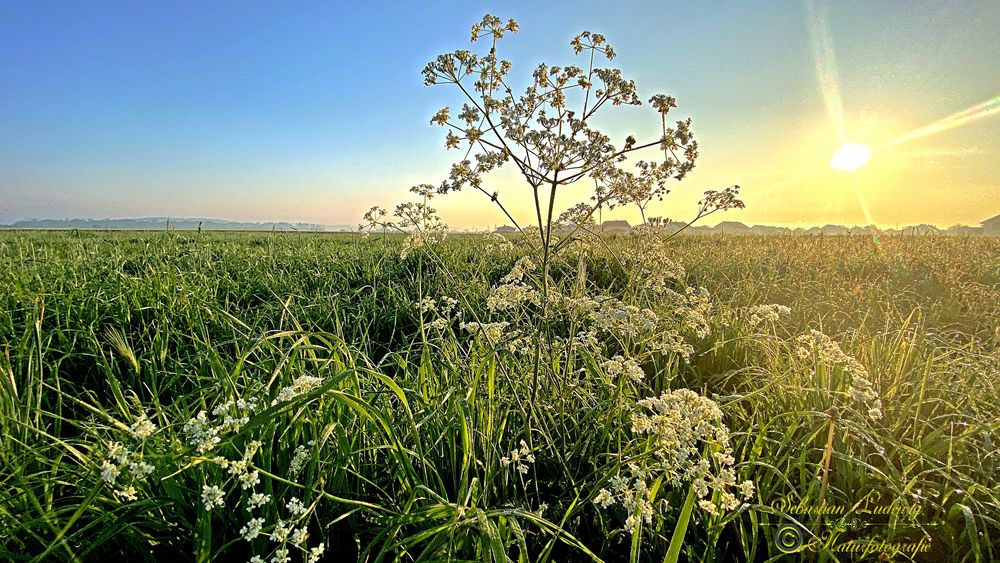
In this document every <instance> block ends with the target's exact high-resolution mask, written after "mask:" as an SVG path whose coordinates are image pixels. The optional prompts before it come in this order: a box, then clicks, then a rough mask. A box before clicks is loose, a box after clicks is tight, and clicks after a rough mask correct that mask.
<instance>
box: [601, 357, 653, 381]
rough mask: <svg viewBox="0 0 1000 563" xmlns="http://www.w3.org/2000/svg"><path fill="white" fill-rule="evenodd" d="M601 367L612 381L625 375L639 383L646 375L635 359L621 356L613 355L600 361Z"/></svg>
mask: <svg viewBox="0 0 1000 563" xmlns="http://www.w3.org/2000/svg"><path fill="white" fill-rule="evenodd" d="M601 369H603V370H604V373H606V374H607V375H608V377H610V378H611V380H612V381H618V380H619V379H620V378H621V377H622V376H625V377H627V378H628V379H630V380H631V381H633V382H635V383H639V382H640V381H642V380H643V379H645V377H646V374H645V372H643V371H642V366H640V365H639V364H638V363H637V362H636V361H635V360H633V359H631V358H625V357H623V356H615V357H614V358H611V359H610V360H605V361H604V362H602V363H601Z"/></svg>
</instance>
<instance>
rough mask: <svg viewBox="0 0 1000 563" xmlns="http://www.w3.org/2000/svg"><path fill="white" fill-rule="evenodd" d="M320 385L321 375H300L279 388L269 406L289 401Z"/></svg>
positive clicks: (321, 381) (321, 383) (321, 382)
mask: <svg viewBox="0 0 1000 563" xmlns="http://www.w3.org/2000/svg"><path fill="white" fill-rule="evenodd" d="M320 385H323V378H322V377H315V376H312V375H300V376H299V377H297V378H296V379H295V381H293V382H292V384H291V385H286V386H285V387H282V388H281V391H279V392H278V396H277V397H275V399H274V400H273V401H271V406H274V405H277V404H278V403H284V402H286V401H291V400H292V399H294V398H295V397H298V396H299V395H304V394H306V393H308V392H310V391H312V390H314V389H316V388H318V387H319V386H320Z"/></svg>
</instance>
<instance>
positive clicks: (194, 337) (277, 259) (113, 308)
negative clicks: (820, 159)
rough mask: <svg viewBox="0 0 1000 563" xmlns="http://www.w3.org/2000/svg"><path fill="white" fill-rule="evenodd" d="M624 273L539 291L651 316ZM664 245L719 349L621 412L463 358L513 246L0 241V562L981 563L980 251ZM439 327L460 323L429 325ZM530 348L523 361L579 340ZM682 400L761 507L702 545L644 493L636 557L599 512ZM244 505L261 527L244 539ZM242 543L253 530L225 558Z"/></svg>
mask: <svg viewBox="0 0 1000 563" xmlns="http://www.w3.org/2000/svg"><path fill="white" fill-rule="evenodd" d="M634 244H635V242H634V241H633V240H631V239H629V238H622V239H612V240H609V241H608V243H607V246H604V245H596V246H587V247H585V248H581V249H580V250H579V251H574V252H570V253H568V254H565V255H560V257H559V258H557V259H555V262H554V263H553V264H551V265H550V267H551V269H552V278H553V280H552V283H553V284H554V285H555V287H557V288H558V289H559V291H561V292H563V293H564V294H566V295H575V294H576V293H574V292H594V293H600V294H602V295H609V296H615V297H617V298H620V299H622V300H623V301H624V302H627V303H633V302H634V303H641V304H643V305H644V306H649V307H653V308H655V309H656V310H658V311H659V310H666V309H665V308H666V307H667V304H666V303H664V302H660V301H656V300H649V299H648V298H646V297H644V296H643V295H644V294H643V293H641V292H638V290H637V289H636V287H637V286H636V283H638V282H639V281H641V280H636V279H635V277H636V276H635V275H633V273H630V272H629V271H626V270H623V269H622V263H621V260H620V259H619V257H620V256H621V255H624V254H627V253H628V252H629V248H633V247H634ZM671 244H672V246H671V252H672V256H674V259H675V260H677V261H678V262H680V263H683V264H684V266H685V267H686V274H685V276H684V279H683V280H680V283H681V285H682V286H683V285H692V286H694V285H697V286H701V287H705V288H707V289H708V290H709V292H710V293H711V295H712V296H713V305H712V309H711V313H710V315H708V317H707V318H708V320H709V322H710V324H711V330H710V331H709V333H708V335H707V336H698V335H696V334H692V333H690V332H685V333H684V336H685V338H686V340H687V341H688V342H690V343H691V344H692V345H693V346H694V354H693V355H691V357H690V358H689V359H687V360H685V359H683V358H682V357H680V356H677V355H670V354H666V355H654V356H649V357H648V358H647V359H645V360H643V362H642V368H643V370H644V371H645V374H644V376H645V377H644V378H643V379H642V381H641V382H638V383H637V382H635V381H633V380H631V379H629V377H627V376H626V375H625V374H624V373H622V374H618V375H613V374H612V373H610V372H609V369H610V368H608V367H607V365H606V364H605V363H604V359H603V358H602V357H600V356H599V355H596V354H595V353H592V352H589V351H588V350H587V349H585V348H573V347H570V348H566V349H562V348H560V349H559V350H561V351H560V352H559V353H552V354H549V355H545V354H539V353H530V352H531V350H529V351H528V352H529V353H520V352H518V351H517V350H513V349H512V347H511V346H506V345H505V344H502V343H500V342H498V341H495V340H494V339H492V338H490V337H488V336H484V335H482V334H480V335H479V336H476V335H475V334H474V333H472V332H470V331H469V330H463V329H462V323H463V322H482V323H486V322H490V321H497V320H499V319H498V318H497V316H496V314H495V312H494V313H491V312H490V309H489V307H488V306H487V302H488V298H489V297H490V292H491V288H495V287H497V286H498V285H499V284H501V283H502V282H501V278H503V277H504V276H505V275H507V274H508V273H510V272H511V269H512V268H513V267H514V264H515V263H516V262H517V260H518V259H519V258H520V257H521V256H522V255H523V254H524V252H525V251H524V249H522V248H521V247H520V246H519V245H517V244H515V245H497V244H495V243H493V242H490V241H486V240H483V239H482V238H479V237H471V236H469V237H452V238H450V239H449V240H448V241H447V242H446V243H445V244H442V245H440V246H437V247H435V248H434V249H433V250H432V251H428V252H419V253H414V254H412V255H410V256H409V257H408V258H407V259H405V260H400V259H399V246H400V239H399V238H395V237H392V236H390V237H385V238H381V237H373V238H372V239H370V240H362V239H360V238H355V237H353V236H350V235H315V234H306V233H298V234H292V235H289V234H280V233H272V234H225V235H221V234H218V235H217V234H208V233H202V234H200V235H195V234H194V233H191V234H182V233H101V234H95V233H77V234H73V233H20V232H19V233H0V272H3V274H4V275H3V276H0V430H2V432H3V434H2V435H3V442H2V448H0V464H2V467H4V470H3V471H2V472H0V538H2V539H0V558H4V559H12V560H67V561H74V560H92V559H97V558H100V557H119V558H128V559H129V560H133V559H136V560H138V559H145V560H161V559H168V558H177V559H184V560H186V559H197V560H211V559H223V558H225V559H230V558H243V559H249V558H250V557H251V556H252V555H254V554H260V555H265V556H266V558H271V557H273V556H279V558H280V555H281V551H282V550H283V549H287V550H288V554H289V556H290V557H293V558H294V559H299V558H301V559H309V558H310V556H311V553H313V554H316V557H317V558H322V557H328V558H329V559H330V560H354V559H360V560H413V561H430V560H493V561H505V560H508V559H509V560H518V561H555V560H560V561H564V560H588V559H589V560H605V561H626V560H643V561H652V560H656V561H663V560H664V559H665V558H667V559H674V558H676V559H681V560H724V559H725V560H733V559H735V560H751V561H753V560H768V559H772V560H784V559H789V558H798V557H806V556H808V550H800V551H799V552H797V553H795V554H786V553H784V552H782V551H781V550H779V549H777V547H776V546H775V543H774V534H775V533H776V531H777V530H778V528H779V527H780V526H782V525H785V524H788V523H792V524H794V525H797V526H799V527H800V529H801V530H802V532H803V535H804V537H805V539H806V541H808V540H809V539H810V537H811V536H812V535H814V534H816V535H819V536H822V537H824V538H826V539H828V538H829V535H828V534H829V533H831V532H832V533H834V534H840V536H839V538H840V540H846V539H850V538H868V537H879V538H886V539H888V540H890V541H912V540H913V539H914V538H917V537H922V536H923V534H927V535H928V536H929V537H930V546H931V551H929V552H924V553H918V554H916V555H915V558H916V559H917V560H923V561H936V560H942V559H945V558H948V559H950V560H952V559H953V560H956V561H960V560H967V561H990V560H993V559H995V558H997V557H998V548H1000V539H998V538H1000V526H998V524H997V521H996V518H997V515H998V514H1000V509H998V506H997V498H998V494H1000V482H998V480H997V477H996V476H997V475H998V472H997V467H998V450H997V445H996V439H997V430H998V425H1000V423H998V421H997V417H996V413H997V412H998V407H1000V402H998V400H997V396H998V395H997V387H998V385H1000V376H998V366H1000V346H998V344H1000V333H998V329H997V326H998V321H1000V258H998V256H1000V243H998V241H996V240H994V239H984V238H979V239H943V238H930V237H890V238H888V239H886V240H884V241H883V242H882V243H881V245H878V246H876V245H874V244H873V242H872V241H871V240H870V239H868V238H864V237H775V238H751V237H679V238H675V239H673V240H672V241H671ZM444 297H453V298H455V299H456V300H457V302H458V303H457V304H456V305H455V306H454V311H452V312H450V313H447V314H443V313H442V311H441V309H442V307H441V303H442V298H444ZM425 298H433V299H436V300H437V303H438V309H437V310H436V311H432V310H427V309H422V307H421V306H420V303H421V301H422V300H424V299H425ZM766 303H776V304H782V305H787V306H788V307H790V309H791V312H790V313H789V314H788V315H784V316H782V317H781V318H779V319H778V320H777V321H775V322H770V321H767V322H759V323H756V324H755V323H754V322H752V321H751V319H750V316H749V315H748V311H749V310H750V308H751V307H753V306H756V305H760V304H766ZM458 311H461V313H462V317H461V318H459V316H458ZM439 318H443V319H444V321H438V319H439ZM538 319H539V320H538V324H537V326H538V327H540V329H541V330H542V331H544V336H543V337H540V336H535V337H534V340H531V339H528V340H526V341H525V342H526V343H527V344H525V345H526V346H529V347H534V348H535V349H541V348H542V347H543V346H548V344H547V343H550V342H555V340H552V339H554V338H556V337H559V336H562V337H566V336H571V335H572V333H573V331H574V330H575V328H574V327H572V326H570V325H569V324H566V323H568V321H565V320H560V319H555V318H552V317H550V316H542V317H538ZM810 329H818V330H821V331H822V332H823V333H825V334H827V335H830V336H831V337H832V338H833V339H834V340H835V341H836V342H838V343H839V345H840V347H841V348H842V349H843V352H844V353H845V354H846V356H849V357H852V358H856V359H857V360H858V361H859V362H860V364H861V365H863V367H864V368H865V369H866V370H867V373H868V374H870V378H871V383H872V387H873V389H874V392H875V393H876V394H877V397H878V399H879V400H880V401H881V406H882V411H883V416H882V417H881V418H880V419H877V420H872V419H871V418H869V417H867V416H865V413H864V411H863V410H861V409H859V408H857V405H856V404H855V403H852V402H851V400H850V397H849V395H848V393H847V387H848V385H849V383H850V375H849V373H848V372H847V371H845V369H844V368H843V366H838V365H832V364H829V362H823V361H822V359H821V358H819V357H815V356H811V357H808V358H804V357H801V356H800V355H799V351H798V348H799V347H801V343H800V342H799V341H798V340H797V338H798V337H799V336H800V335H803V334H807V333H808V331H809V330H810ZM640 344H641V343H639V342H633V341H629V340H628V339H625V340H623V341H621V342H620V343H617V344H615V346H616V347H617V348H616V349H619V350H620V351H621V352H622V353H625V354H631V353H633V352H635V351H636V350H638V349H639V347H640ZM539 361H541V362H542V363H543V364H544V365H543V366H541V368H540V366H539V365H538V362H539ZM535 374H542V375H541V377H536V376H535ZM680 388H689V389H694V390H696V391H698V392H699V393H701V394H704V395H706V396H708V397H710V398H712V399H713V400H714V401H715V402H716V403H718V404H719V405H720V406H721V409H722V413H723V415H724V419H723V421H724V422H725V424H726V425H727V426H728V427H729V430H730V432H731V439H730V441H731V445H732V447H733V457H734V458H735V460H734V462H735V469H736V472H737V473H738V474H739V476H740V478H741V479H742V478H747V479H752V480H753V482H754V483H755V485H756V496H755V497H754V500H752V501H750V502H749V503H747V504H744V505H741V506H740V507H739V508H738V509H736V510H733V511H729V512H723V513H722V514H719V515H717V516H713V515H712V514H711V513H710V512H707V511H705V510H702V509H700V508H699V507H697V506H695V505H694V503H693V502H692V501H691V499H693V498H694V495H693V494H690V493H689V491H690V490H693V489H690V488H689V487H687V486H684V485H676V484H671V483H669V482H668V481H667V480H665V479H663V480H657V481H655V484H654V487H653V490H651V491H649V495H650V498H651V499H654V500H656V510H657V517H656V518H655V519H653V520H652V521H651V522H650V523H649V524H646V525H643V526H641V527H640V528H639V529H638V530H633V531H631V532H630V531H629V530H628V529H626V528H625V527H623V525H624V523H625V519H626V517H627V516H628V513H627V511H623V509H622V508H621V507H620V506H617V505H614V506H611V507H610V508H609V509H602V508H601V507H600V506H599V505H598V504H595V503H594V500H595V499H596V498H598V497H599V495H600V493H601V490H602V489H607V488H608V487H610V485H609V483H610V482H611V481H612V480H613V479H614V478H615V476H617V475H622V474H625V472H626V471H627V467H628V466H629V464H633V465H634V464H640V465H642V464H644V463H647V462H648V461H649V460H651V459H653V457H651V456H653V455H654V454H655V452H653V451H652V450H649V449H648V448H649V444H647V442H645V441H643V440H641V439H638V438H637V436H636V434H635V433H634V431H633V428H632V416H633V415H634V414H635V412H636V411H635V408H636V407H635V400H637V399H639V398H642V397H651V396H653V397H655V396H658V395H660V394H661V393H663V392H665V391H668V390H671V389H680ZM253 401H256V405H253V404H252V403H253ZM248 403H249V404H250V405H251V406H248ZM227 405H228V406H227ZM241 405H242V406H241ZM202 411H204V412H205V415H204V416H205V419H206V420H208V421H210V422H211V425H210V427H211V428H215V429H216V430H215V431H214V432H215V433H214V434H212V433H211V432H209V433H208V434H203V435H200V437H201V438H202V439H203V440H208V439H212V438H218V441H217V443H212V444H209V445H210V447H208V448H207V449H202V448H199V444H198V440H197V438H198V436H199V435H198V434H197V433H196V432H195V431H194V430H193V427H192V425H191V421H192V420H193V419H194V420H197V418H198V414H199V412H202ZM143 416H145V417H147V418H148V420H149V422H150V423H152V425H153V426H154V427H155V431H153V432H152V433H150V434H148V435H146V433H144V432H137V431H136V428H140V426H137V425H139V424H140V423H141V422H142V420H143ZM226 417H230V418H231V421H230V422H225V420H226ZM522 441H523V445H522ZM116 443H117V444H120V447H121V448H124V449H127V450H128V454H127V460H126V462H125V463H121V464H118V463H111V465H114V466H116V467H118V469H119V473H118V474H117V475H116V476H115V478H114V484H113V485H112V484H109V483H108V480H107V479H102V463H104V462H106V461H108V460H112V461H113V460H114V459H116V455H120V454H119V449H118V448H119V446H117V445H116ZM529 456H530V457H529ZM529 459H530V460H532V461H529ZM243 461H246V462H247V466H246V467H244V466H242V465H241V462H243ZM138 463H148V464H149V465H150V466H151V467H153V468H154V469H153V473H152V474H151V475H149V476H146V477H144V478H140V477H141V476H142V473H143V470H142V469H141V468H140V469H139V471H138V472H136V471H133V470H131V469H130V465H131V464H138ZM522 467H523V469H522ZM252 471H256V472H257V473H256V474H255V475H252V476H251V472H252ZM105 477H107V475H105ZM253 479H256V480H257V482H256V483H254V484H253V485H252V486H250V487H248V488H246V489H244V488H243V480H245V481H246V482H251V481H252V480H253ZM212 487H218V488H219V489H218V491H219V492H220V493H221V495H222V496H221V498H220V499H219V500H220V502H221V503H222V504H221V506H220V505H218V504H215V502H214V499H213V498H211V497H212V496H213V494H214V491H213V490H212ZM130 488H131V489H130ZM206 488H207V489H208V491H207V492H206ZM252 493H258V494H260V495H270V501H269V502H266V503H264V504H261V505H260V506H255V507H253V508H252V509H251V508H250V506H251V504H255V503H252V502H251V500H252ZM869 493H876V494H879V495H881V499H882V501H884V502H883V504H885V503H888V502H890V501H892V500H895V501H896V502H897V504H898V505H899V506H901V507H903V508H906V509H910V510H917V509H919V511H920V512H919V515H918V516H917V517H916V518H913V519H910V520H907V519H906V518H904V517H902V516H900V515H899V514H896V515H893V516H888V515H886V516H881V515H880V516H876V515H860V514H858V510H854V511H852V514H841V515H831V516H826V517H824V519H823V521H822V522H816V519H815V517H814V516H811V515H802V514H795V513H794V511H791V510H782V509H781V507H780V505H779V504H776V503H778V501H779V500H780V499H788V500H794V501H799V500H804V499H808V500H810V501H817V500H818V499H819V498H820V496H821V495H822V497H823V500H824V501H825V502H827V503H830V504H841V505H847V506H854V505H859V506H856V509H861V508H862V507H861V506H860V503H861V502H862V499H863V498H864V497H865V495H867V494H869ZM206 495H208V497H210V498H209V499H208V501H206ZM293 499H295V500H293ZM776 507H777V508H776ZM253 518H261V519H262V521H263V530H262V533H261V535H259V536H256V537H252V538H251V539H249V540H247V539H245V537H246V536H252V535H253V534H252V533H250V531H248V530H249V529H248V528H247V526H248V525H249V524H250V522H251V520H252V519H253ZM285 524H287V527H288V530H287V534H283V533H282V532H283V530H281V529H276V528H277V527H278V526H279V525H285ZM296 531H300V534H307V535H308V537H307V538H303V537H302V536H301V535H300V536H299V537H297V538H295V540H302V541H295V540H293V539H292V538H291V537H290V536H291V535H292V534H293V533H295V532H296ZM303 531H304V532H303ZM269 536H271V537H278V538H279V539H280V538H283V537H284V538H285V539H282V540H281V541H275V540H273V539H271V537H269ZM285 536H289V537H285ZM675 536H676V537H677V541H673V542H672V541H671V540H672V539H673V538H674V537H675ZM682 540H683V541H682ZM320 543H322V544H323V547H324V549H325V553H324V555H318V551H312V550H315V549H316V548H317V547H318V546H319V544H320ZM835 543H836V542H829V541H819V540H816V543H815V545H817V546H818V548H819V553H818V557H819V559H820V560H834V559H835V558H838V557H839V559H840V560H852V557H851V556H849V555H844V554H840V555H837V554H836V553H835V552H834V551H832V548H833V546H834V544H835Z"/></svg>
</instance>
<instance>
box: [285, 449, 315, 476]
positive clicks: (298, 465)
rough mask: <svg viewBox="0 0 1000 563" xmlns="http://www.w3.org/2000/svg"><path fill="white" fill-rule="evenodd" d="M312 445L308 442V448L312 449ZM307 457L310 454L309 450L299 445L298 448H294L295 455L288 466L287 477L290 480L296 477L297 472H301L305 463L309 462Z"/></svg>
mask: <svg viewBox="0 0 1000 563" xmlns="http://www.w3.org/2000/svg"><path fill="white" fill-rule="evenodd" d="M313 444H314V442H313V441H312V440H310V441H309V446H310V447H312V446H313ZM309 456H310V452H309V449H308V448H306V446H303V445H302V444H299V445H298V446H296V447H295V454H294V455H293V456H292V461H291V463H289V465H288V477H289V478H290V479H292V478H295V476H297V475H298V474H299V472H300V471H302V468H303V467H305V465H306V462H307V461H309Z"/></svg>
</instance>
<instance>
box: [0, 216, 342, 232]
mask: <svg viewBox="0 0 1000 563" xmlns="http://www.w3.org/2000/svg"><path fill="white" fill-rule="evenodd" d="M168 222H169V227H170V228H171V229H177V230H196V229H198V227H199V226H201V228H202V229H204V230H206V231H271V230H274V231H325V232H329V231H350V230H353V229H352V228H351V227H350V226H349V225H322V224H318V223H287V222H281V221H279V222H270V223H265V222H257V223H251V222H242V221H225V220H222V219H204V218H187V217H182V218H176V219H174V218H170V217H139V218H134V219H25V220H23V221H16V222H14V223H12V224H10V225H0V228H5V229H119V230H164V229H166V228H167V226H168Z"/></svg>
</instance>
